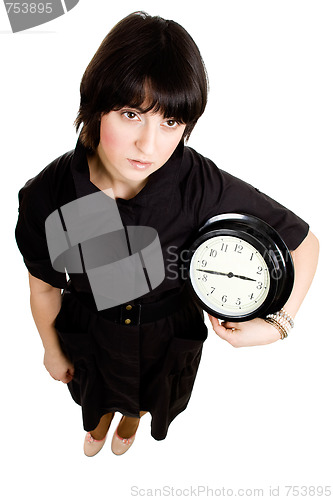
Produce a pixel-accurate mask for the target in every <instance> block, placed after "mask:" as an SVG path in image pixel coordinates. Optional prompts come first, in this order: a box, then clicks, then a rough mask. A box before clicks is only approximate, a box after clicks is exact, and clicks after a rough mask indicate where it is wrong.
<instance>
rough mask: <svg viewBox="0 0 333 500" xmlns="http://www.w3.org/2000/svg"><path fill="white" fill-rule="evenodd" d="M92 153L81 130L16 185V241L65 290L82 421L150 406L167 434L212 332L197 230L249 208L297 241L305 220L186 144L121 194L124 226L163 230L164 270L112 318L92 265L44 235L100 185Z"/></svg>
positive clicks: (61, 327)
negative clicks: (200, 283) (196, 298)
mask: <svg viewBox="0 0 333 500" xmlns="http://www.w3.org/2000/svg"><path fill="white" fill-rule="evenodd" d="M87 154H88V151H86V149H85V148H84V146H83V145H82V143H81V141H80V139H78V142H77V145H76V148H75V150H73V151H70V152H68V153H66V154H64V155H62V156H61V157H59V158H57V159H56V160H54V161H53V162H52V163H51V164H50V165H48V166H47V167H46V168H44V170H42V171H41V172H40V173H39V174H38V175H36V176H35V177H34V178H33V179H30V180H29V181H28V182H27V183H26V184H25V186H24V187H23V188H22V189H21V190H20V192H19V217H18V222H17V226H16V241H17V244H18V247H19V250H20V251H21V253H22V255H23V258H24V262H25V265H26V266H27V268H28V270H29V272H30V273H31V274H32V275H33V276H35V277H37V278H39V279H41V280H43V281H45V282H46V283H49V284H50V285H52V286H54V287H57V288H61V289H63V290H64V291H63V294H62V305H61V309H60V312H59V314H58V316H57V318H56V323H55V327H56V330H57V332H58V335H59V339H60V343H61V346H62V349H63V351H64V352H65V354H66V355H67V357H68V358H69V359H70V360H71V361H72V362H73V363H74V369H75V373H74V378H73V380H72V381H71V382H70V383H69V384H68V389H69V391H70V393H71V396H72V398H73V399H74V401H75V402H76V403H78V404H79V405H81V407H82V419H83V427H84V429H85V430H86V431H91V430H93V429H94V428H95V427H96V426H97V425H98V423H99V420H100V418H101V416H102V415H103V414H105V413H108V412H111V411H119V412H121V413H122V414H124V415H127V416H132V417H138V416H139V412H140V411H147V412H149V413H150V414H151V417H152V422H151V434H152V436H153V437H154V438H155V439H157V440H161V439H164V438H165V437H166V435H167V432H168V427H169V425H170V423H171V422H172V420H173V419H174V418H175V417H176V416H177V415H178V414H179V413H180V412H182V411H184V410H185V408H186V407H187V405H188V403H189V401H190V397H191V393H192V390H193V386H194V382H195V378H196V375H197V371H198V367H199V363H200V359H201V354H202V348H203V344H204V342H205V340H206V338H207V328H206V325H205V323H204V315H203V312H202V310H201V309H200V308H199V307H198V306H197V305H196V304H195V303H194V302H193V299H192V298H191V297H190V295H189V294H188V292H187V289H186V287H184V279H183V278H184V268H185V265H186V259H187V248H188V245H189V242H190V241H191V239H192V238H193V236H194V234H195V232H196V231H197V229H198V228H199V227H200V226H201V225H202V224H203V223H204V222H205V221H206V220H207V219H209V218H210V217H212V216H214V215H218V214H221V213H228V212H233V213H234V212H242V213H247V214H250V215H254V216H256V217H259V218H261V219H263V220H265V221H266V222H267V223H268V224H270V225H271V226H273V227H274V228H275V229H276V230H277V231H278V232H279V233H280V235H281V237H282V238H283V239H284V241H285V243H286V244H287V246H288V248H289V249H290V250H294V249H296V248H297V246H298V245H299V244H300V243H301V242H302V241H303V239H304V238H305V237H306V235H307V233H308V230H309V227H308V225H307V223H305V222H304V221H303V220H302V219H300V218H299V217H298V216H297V215H295V214H294V213H293V212H291V211H290V210H288V209H287V208H285V207H283V206H282V205H280V204H279V203H278V202H276V201H275V200H273V199H271V198H270V197H268V196H267V195H265V194H263V193H261V192H260V191H259V190H258V189H256V188H254V187H253V186H251V185H249V184H248V183H246V182H244V181H242V180H240V179H237V178H236V177H234V176H232V175H230V174H229V173H227V172H224V171H222V170H220V169H219V168H218V167H217V166H216V165H215V164H214V163H213V162H212V161H211V160H209V159H207V158H205V157H203V156H202V155H200V154H199V153H197V152H196V151H194V150H193V149H192V148H189V147H186V146H184V145H183V144H182V143H180V144H179V146H178V147H177V148H176V150H175V151H174V153H173V155H172V156H171V158H170V159H169V160H168V161H167V162H166V164H165V165H163V166H162V167H161V168H160V169H159V170H157V171H156V172H154V173H152V174H151V175H150V176H149V179H148V182H147V184H146V185H145V186H144V188H143V189H142V190H141V191H140V192H139V193H138V194H137V195H136V196H134V197H133V198H131V199H129V200H125V199H121V198H117V200H116V202H117V207H118V210H119V214H120V217H121V220H122V223H123V225H124V226H148V227H152V228H154V229H155V230H156V231H157V233H158V236H159V240H160V244H161V249H162V254H163V260H164V267H165V278H164V280H163V281H162V282H161V283H160V284H159V285H158V286H157V287H156V288H155V289H153V290H151V291H150V292H149V293H146V294H145V295H143V296H142V297H138V298H136V299H135V300H132V301H129V302H128V303H125V304H123V305H122V306H121V310H122V319H121V321H118V320H114V319H110V317H109V315H108V310H106V311H99V310H97V308H96V306H95V303H94V299H93V294H92V290H91V287H90V284H89V280H88V278H87V275H86V273H84V272H82V273H71V272H69V273H68V274H69V276H68V275H66V273H65V272H60V271H57V270H55V269H53V267H52V264H51V260H50V257H49V252H48V247H47V241H46V235H45V220H46V219H47V217H48V216H49V215H50V214H51V213H52V212H54V210H57V209H59V208H60V207H62V206H63V205H65V204H66V203H69V202H71V201H73V200H76V199H78V198H80V197H83V196H86V195H90V194H93V193H97V192H99V189H98V188H97V187H96V186H95V185H94V184H92V183H91V181H90V177H89V167H88V162H87ZM68 278H69V279H68ZM173 297H175V303H177V307H175V308H174V310H171V311H168V314H166V315H165V316H162V317H157V319H156V318H153V319H152V320H151V321H150V319H149V318H145V321H144V322H140V321H138V315H137V311H138V310H139V309H140V307H142V308H143V307H145V305H147V307H148V306H149V304H156V303H157V304H159V303H161V304H162V303H165V301H167V300H170V299H171V298H173ZM178 297H181V300H179V301H178ZM163 301H164V302H163ZM221 349H223V344H222V343H221Z"/></svg>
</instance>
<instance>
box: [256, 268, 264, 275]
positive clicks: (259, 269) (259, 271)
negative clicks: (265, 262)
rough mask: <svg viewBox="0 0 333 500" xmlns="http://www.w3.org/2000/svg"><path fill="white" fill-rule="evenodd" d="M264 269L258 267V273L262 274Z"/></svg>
mask: <svg viewBox="0 0 333 500" xmlns="http://www.w3.org/2000/svg"><path fill="white" fill-rule="evenodd" d="M262 270H263V269H262V267H261V266H258V271H257V274H261V273H262Z"/></svg>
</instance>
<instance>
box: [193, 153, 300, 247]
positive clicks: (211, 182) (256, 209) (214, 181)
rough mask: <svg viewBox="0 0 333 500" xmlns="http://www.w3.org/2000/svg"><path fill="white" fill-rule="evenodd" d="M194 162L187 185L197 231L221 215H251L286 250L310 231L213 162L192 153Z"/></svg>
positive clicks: (296, 243)
mask: <svg viewBox="0 0 333 500" xmlns="http://www.w3.org/2000/svg"><path fill="white" fill-rule="evenodd" d="M191 155H192V158H193V160H194V163H193V167H192V172H191V178H190V179H189V182H188V206H189V207H190V208H191V209H192V212H193V213H194V214H195V224H196V226H197V227H200V226H201V225H202V224H204V223H205V222H206V221H207V220H208V219H209V218H210V217H213V216H214V215H218V214H223V213H245V214H248V215H254V216H255V217H258V218H260V219H262V220H264V221H265V222H267V223H268V224H269V225H270V226H272V227H273V228H274V229H275V230H276V231H277V232H278V233H279V234H280V236H281V237H282V239H283V240H284V242H285V243H286V245H287V247H288V248H289V250H295V249H296V248H297V247H298V246H299V245H300V244H301V242H302V241H303V239H304V238H305V237H306V235H307V234H308V231H309V226H308V224H307V223H306V222H305V221H304V220H302V219H301V218H300V217H298V216H297V215H296V214H295V213H293V212H292V211H291V210H289V209H288V208H286V207H284V206H283V205H281V204H280V203H278V202H277V201H275V200H274V199H272V198H270V197H269V196H267V195H266V194H264V193H262V192H260V191H259V189H257V188H255V187H253V186H251V185H250V184H248V183H247V182H244V181H242V180H241V179H239V178H237V177H235V176H233V175H231V174H229V173H228V172H225V171H223V170H220V169H219V168H218V167H217V166H216V165H215V164H214V163H213V162H212V161H210V160H208V159H206V158H204V157H202V156H201V155H199V154H198V153H196V152H193V150H191Z"/></svg>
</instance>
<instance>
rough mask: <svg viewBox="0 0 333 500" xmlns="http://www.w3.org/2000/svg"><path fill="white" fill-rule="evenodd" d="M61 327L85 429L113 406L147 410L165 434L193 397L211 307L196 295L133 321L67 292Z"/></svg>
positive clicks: (159, 435)
mask: <svg viewBox="0 0 333 500" xmlns="http://www.w3.org/2000/svg"><path fill="white" fill-rule="evenodd" d="M56 329H57V331H58V335H59V339H60V343H61V347H62V349H63V351H64V353H65V354H66V355H67V357H68V358H69V359H70V360H71V361H72V362H73V364H74V369H75V373H74V378H73V380H72V381H71V382H70V383H69V384H68V388H69V391H70V393H71V395H72V397H73V399H74V401H75V402H76V403H78V404H79V405H81V407H82V416H83V427H84V429H85V430H86V431H91V430H93V429H94V428H95V427H97V425H98V423H99V420H100V418H101V417H102V415H104V414H105V413H109V412H115V411H119V412H121V413H122V414H123V415H126V416H131V417H139V412H140V411H147V412H150V413H151V416H152V424H151V435H152V436H153V437H154V438H155V439H157V440H161V439H164V438H165V437H166V435H167V431H168V426H169V424H170V422H171V421H172V420H173V419H174V418H175V417H176V416H177V415H178V414H179V413H180V412H182V411H183V410H185V408H186V406H187V404H188V402H189V399H190V396H191V392H192V388H193V384H194V381H195V377H196V374H197V370H198V366H199V363H200V358H201V352H202V346H203V342H204V341H205V339H206V338H207V328H206V325H205V324H204V321H203V313H202V311H201V310H199V309H198V308H197V306H196V305H195V304H193V302H192V301H191V299H190V298H188V300H186V301H183V305H182V306H181V307H180V308H178V309H177V311H176V312H174V313H172V314H169V315H168V316H166V317H163V318H161V319H158V320H156V321H152V322H146V323H141V324H139V325H137V326H132V325H126V324H119V323H116V322H115V321H112V320H110V319H107V318H106V317H105V316H103V315H101V314H100V313H97V312H93V311H92V310H90V309H89V308H88V307H86V305H85V304H83V303H82V301H81V300H79V298H78V296H77V295H76V294H73V293H71V292H69V291H66V292H65V293H64V294H63V300H62V307H61V310H60V312H59V314H58V316H57V319H56ZM189 335H190V336H189Z"/></svg>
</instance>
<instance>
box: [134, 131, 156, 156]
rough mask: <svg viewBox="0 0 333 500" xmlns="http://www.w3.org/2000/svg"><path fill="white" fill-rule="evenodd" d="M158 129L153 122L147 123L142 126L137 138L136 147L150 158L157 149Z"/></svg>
mask: <svg viewBox="0 0 333 500" xmlns="http://www.w3.org/2000/svg"><path fill="white" fill-rule="evenodd" d="M155 144H156V130H155V127H154V125H153V124H152V123H145V124H144V125H142V127H140V130H139V132H138V137H137V139H136V147H137V148H138V149H139V150H140V151H141V152H142V153H143V154H144V155H145V156H147V157H148V158H147V159H149V156H152V155H153V153H154V151H155Z"/></svg>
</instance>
